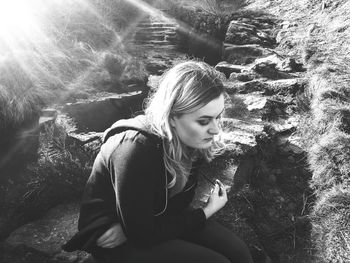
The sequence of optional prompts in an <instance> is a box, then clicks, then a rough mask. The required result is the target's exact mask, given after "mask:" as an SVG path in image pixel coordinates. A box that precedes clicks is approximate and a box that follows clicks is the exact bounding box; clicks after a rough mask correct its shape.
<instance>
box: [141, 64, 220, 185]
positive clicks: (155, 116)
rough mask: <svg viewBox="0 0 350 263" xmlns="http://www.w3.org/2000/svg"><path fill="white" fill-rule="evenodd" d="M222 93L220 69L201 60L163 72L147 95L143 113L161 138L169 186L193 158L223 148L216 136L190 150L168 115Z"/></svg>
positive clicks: (206, 156)
mask: <svg viewBox="0 0 350 263" xmlns="http://www.w3.org/2000/svg"><path fill="white" fill-rule="evenodd" d="M224 93H225V92H224V86H223V84H222V81H221V79H220V74H219V72H217V71H216V70H215V69H214V68H212V67H211V66H209V65H208V64H206V63H204V62H199V61H186V62H182V63H179V64H177V65H175V66H174V67H172V68H171V69H170V70H168V71H167V72H166V73H164V74H163V76H162V78H161V80H160V82H159V86H158V89H157V90H156V91H155V92H154V93H153V94H152V95H151V96H150V97H149V98H148V100H147V102H146V108H145V114H146V117H147V119H148V122H149V125H150V129H151V131H152V132H153V133H154V134H156V135H158V136H160V137H161V138H162V139H163V150H164V155H163V156H164V164H165V167H166V169H167V171H168V172H169V173H170V174H171V175H172V180H171V181H170V183H169V184H168V188H171V187H173V186H174V185H175V182H176V177H177V176H186V177H187V174H188V172H189V169H190V165H191V162H192V161H194V160H195V159H196V158H199V157H202V158H204V159H205V160H207V161H210V160H211V159H212V158H213V157H214V156H215V155H216V154H217V153H219V152H220V150H221V149H222V148H223V144H222V143H221V142H220V141H219V140H218V138H219V137H220V136H216V140H214V142H213V143H212V145H211V147H210V148H207V149H191V150H190V151H189V149H188V147H187V146H186V145H184V144H183V143H182V142H181V141H180V139H179V137H178V135H177V133H176V132H175V130H174V128H173V127H172V126H171V125H170V119H171V118H172V117H174V116H177V117H179V116H181V115H182V114H186V113H189V112H192V111H194V110H196V109H199V108H200V107H203V106H205V105H206V104H207V103H209V102H210V101H212V100H213V99H216V98H218V97H219V96H220V95H221V94H224Z"/></svg>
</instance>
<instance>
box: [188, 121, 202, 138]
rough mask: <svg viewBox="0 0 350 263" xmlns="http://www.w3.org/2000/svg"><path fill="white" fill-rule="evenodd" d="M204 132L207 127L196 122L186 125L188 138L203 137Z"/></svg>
mask: <svg viewBox="0 0 350 263" xmlns="http://www.w3.org/2000/svg"><path fill="white" fill-rule="evenodd" d="M204 133H205V129H204V128H203V127H202V126H200V125H198V124H196V123H193V124H192V125H188V126H187V127H186V135H187V137H188V138H192V139H202V137H203V135H204Z"/></svg>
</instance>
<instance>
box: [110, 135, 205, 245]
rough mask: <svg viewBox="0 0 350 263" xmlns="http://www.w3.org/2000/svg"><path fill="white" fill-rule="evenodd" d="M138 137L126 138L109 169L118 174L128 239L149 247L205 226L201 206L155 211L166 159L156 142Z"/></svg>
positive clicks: (119, 199)
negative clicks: (157, 213)
mask: <svg viewBox="0 0 350 263" xmlns="http://www.w3.org/2000/svg"><path fill="white" fill-rule="evenodd" d="M140 137H142V138H141V139H140ZM138 138H139V139H135V140H129V139H128V140H123V141H122V142H121V143H120V144H119V145H118V147H117V148H116V149H115V150H114V151H113V152H112V154H111V156H110V158H109V160H108V169H109V171H110V174H111V176H113V177H114V178H115V181H114V183H115V193H116V203H117V213H118V215H119V217H120V219H121V222H122V226H123V230H124V232H125V235H126V237H127V239H128V240H129V241H130V242H131V243H132V244H133V245H134V246H135V247H150V246H152V245H154V244H156V243H159V242H162V241H165V240H169V239H173V238H177V237H179V236H181V235H184V234H185V233H188V232H191V231H196V230H198V229H200V228H202V227H203V226H204V224H205V221H206V218H205V214H204V212H203V210H202V209H196V210H193V211H188V212H184V213H182V214H179V215H160V216H155V215H154V214H155V211H154V204H155V202H156V200H155V198H156V196H157V197H158V198H159V194H158V195H156V193H157V191H158V192H159V187H161V188H163V189H164V188H165V184H164V183H163V185H162V182H164V180H162V176H164V177H165V176H166V175H165V174H164V165H163V164H160V162H163V159H162V155H161V153H160V152H161V150H160V149H157V147H156V145H154V144H151V143H149V142H148V141H147V138H146V137H145V136H144V135H139V136H138ZM162 192H163V191H162ZM164 195H165V190H164ZM164 198H165V197H164Z"/></svg>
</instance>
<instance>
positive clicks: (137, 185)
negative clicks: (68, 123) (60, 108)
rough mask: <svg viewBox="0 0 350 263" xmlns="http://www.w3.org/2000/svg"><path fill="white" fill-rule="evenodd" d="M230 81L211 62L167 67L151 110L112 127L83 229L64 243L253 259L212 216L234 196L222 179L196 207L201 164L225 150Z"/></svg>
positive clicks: (182, 258)
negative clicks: (223, 121)
mask: <svg viewBox="0 0 350 263" xmlns="http://www.w3.org/2000/svg"><path fill="white" fill-rule="evenodd" d="M223 110H224V88H223V84H222V82H221V80H220V79H219V76H218V73H217V72H216V71H215V70H214V69H213V68H212V67H210V66H209V65H207V64H205V63H204V62H194V61H188V62H183V63H180V64H178V65H176V66H174V67H173V68H172V69H170V70H169V71H168V72H167V73H166V74H164V75H163V78H162V80H161V81H160V84H159V88H158V89H157V91H156V92H154V94H153V95H152V97H151V98H150V99H149V101H148V104H147V107H146V110H145V115H141V116H138V117H136V118H134V119H129V120H121V121H118V122H116V123H115V124H114V125H113V126H112V127H111V128H110V129H108V130H107V131H106V132H105V135H104V140H103V141H104V144H103V145H102V146H101V150H100V153H99V154H98V156H97V157H96V160H95V163H94V166H93V169H92V173H91V176H90V178H89V180H88V182H87V186H86V190H85V194H84V197H83V202H82V206H81V211H80V217H79V224H78V225H79V226H78V227H79V232H78V233H77V234H76V235H75V236H74V237H73V238H72V239H71V240H70V241H69V242H68V243H67V244H66V245H65V247H64V249H66V250H68V251H71V250H75V249H82V250H86V251H88V252H90V253H92V255H93V256H94V257H95V258H96V259H97V261H98V262H107V263H108V262H123V263H129V262H135V263H143V262H152V263H156V262H162V263H164V262H167V263H172V262H200V263H205V262H211V263H212V262H215V263H224V262H225V263H228V262H231V263H232V262H235V263H238V262H240V263H251V262H253V260H252V258H251V255H250V254H249V251H248V248H247V246H246V245H245V244H244V243H243V242H242V241H241V240H239V239H238V238H237V237H236V236H235V235H234V234H233V233H231V232H230V231H229V230H227V229H226V228H224V227H223V226H221V225H219V224H218V223H216V222H214V221H212V220H210V219H209V218H210V217H211V216H212V215H213V214H214V213H216V212H217V211H219V210H220V209H221V208H222V207H223V206H224V205H225V203H226V202H227V195H226V191H225V190H224V188H223V185H222V183H221V182H219V181H218V182H217V184H216V186H215V187H214V189H213V191H212V193H211V196H210V197H209V200H208V202H207V204H206V206H205V207H204V208H203V209H202V208H198V209H190V208H189V204H190V202H191V200H192V198H193V196H194V190H195V186H196V184H197V174H196V169H197V167H198V165H199V162H200V161H202V160H205V161H210V160H211V159H212V158H213V157H214V156H215V154H216V153H217V152H218V151H219V150H220V147H219V144H218V143H217V142H216V137H217V136H216V135H218V134H219V133H220V125H219V122H220V116H221V114H222V112H223Z"/></svg>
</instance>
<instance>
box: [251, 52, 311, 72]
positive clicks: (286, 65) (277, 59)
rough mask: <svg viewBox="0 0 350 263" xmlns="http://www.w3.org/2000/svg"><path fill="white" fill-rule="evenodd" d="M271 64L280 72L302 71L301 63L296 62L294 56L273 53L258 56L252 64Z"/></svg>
mask: <svg viewBox="0 0 350 263" xmlns="http://www.w3.org/2000/svg"><path fill="white" fill-rule="evenodd" d="M262 63H265V64H269V65H270V64H272V65H275V68H276V69H277V70H278V71H282V72H304V71H305V69H304V68H303V64H301V63H297V62H296V61H295V59H294V58H284V57H283V56H280V55H278V54H276V53H275V54H273V55H270V56H267V57H263V58H258V59H256V60H255V62H254V64H255V65H257V64H262Z"/></svg>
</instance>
